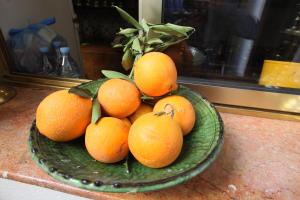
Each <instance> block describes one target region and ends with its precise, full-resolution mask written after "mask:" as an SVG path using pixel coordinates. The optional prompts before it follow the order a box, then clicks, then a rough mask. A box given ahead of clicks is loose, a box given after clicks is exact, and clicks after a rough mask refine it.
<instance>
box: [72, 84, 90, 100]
mask: <svg viewBox="0 0 300 200" xmlns="http://www.w3.org/2000/svg"><path fill="white" fill-rule="evenodd" d="M69 93H73V94H76V95H78V96H81V97H83V98H87V99H91V98H93V96H94V95H93V94H92V93H91V92H90V91H89V90H87V89H83V88H79V87H72V88H70V89H69Z"/></svg>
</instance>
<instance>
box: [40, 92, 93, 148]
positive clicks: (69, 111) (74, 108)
mask: <svg viewBox="0 0 300 200" xmlns="http://www.w3.org/2000/svg"><path fill="white" fill-rule="evenodd" d="M91 110H92V101H91V100H90V99H86V98H82V97H79V96H77V95H75V94H71V93H68V91H67V90H60V91H56V92H54V93H52V94H50V95H49V96H47V97H46V98H45V99H44V100H43V101H41V103H40V104H39V106H38V108H37V111H36V126H37V128H38V130H39V131H40V133H41V134H43V135H44V136H46V137H48V138H49V139H51V140H53V141H57V142H66V141H70V140H73V139H75V138H78V137H79V136H81V135H82V134H84V132H85V128H86V127H87V126H88V124H89V123H90V120H91V112H92V111H91Z"/></svg>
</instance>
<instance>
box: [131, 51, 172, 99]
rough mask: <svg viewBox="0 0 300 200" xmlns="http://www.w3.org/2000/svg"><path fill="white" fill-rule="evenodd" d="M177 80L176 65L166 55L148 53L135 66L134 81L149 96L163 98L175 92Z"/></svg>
mask: <svg viewBox="0 0 300 200" xmlns="http://www.w3.org/2000/svg"><path fill="white" fill-rule="evenodd" d="M176 80H177V71H176V66H175V63H174V62H173V60H172V59H171V58H170V57H169V56H168V55H166V54H164V53H161V52H150V53H146V54H145V55H143V56H142V57H141V58H140V59H138V61H137V62H136V63H135V64H134V81H135V83H136V85H137V86H138V88H139V89H140V90H141V91H142V92H143V93H145V94H146V95H148V96H161V95H164V94H166V93H168V92H170V91H172V90H174V89H175V88H176V87H177V86H176Z"/></svg>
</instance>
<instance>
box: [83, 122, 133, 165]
mask: <svg viewBox="0 0 300 200" xmlns="http://www.w3.org/2000/svg"><path fill="white" fill-rule="evenodd" d="M128 132H129V126H128V125H126V123H124V122H123V121H122V120H120V119H117V118H114V117H103V118H101V119H100V120H99V121H98V123H97V124H93V123H91V124H90V125H89V126H88V127H87V129H86V134H85V146H86V149H87V151H88V153H89V154H90V155H91V156H92V157H93V158H94V159H96V160H98V161H100V162H103V163H115V162H118V161H120V160H123V159H124V158H125V157H126V156H127V154H128V151H129V149H128V142H127V141H128Z"/></svg>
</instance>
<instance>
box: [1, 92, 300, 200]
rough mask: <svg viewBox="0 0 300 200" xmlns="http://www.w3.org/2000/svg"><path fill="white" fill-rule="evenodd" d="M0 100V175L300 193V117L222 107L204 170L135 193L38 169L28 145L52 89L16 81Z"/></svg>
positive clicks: (247, 195)
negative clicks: (217, 144)
mask: <svg viewBox="0 0 300 200" xmlns="http://www.w3.org/2000/svg"><path fill="white" fill-rule="evenodd" d="M16 89H17V92H18V94H17V96H16V97H15V98H14V99H13V100H12V101H10V102H9V103H6V104H4V105H0V149H1V150H0V177H3V178H8V179H13V180H17V181H20V182H25V183H30V184H34V185H39V186H42V187H47V188H51V189H54V190H59V191H63V192H67V193H72V194H76V195H80V196H84V197H89V198H93V199H142V200H148V199H149V200H150V199H151V200H152V199H172V200H173V199H178V200H179V199H180V200H182V199H189V200H193V199H213V200H218V199H220V200H221V199H222V200H224V199H253V200H254V199H255V200H257V199H288V200H290V199H291V200H293V199H300V123H297V122H290V121H280V120H273V119H264V118H257V117H249V116H241V115H234V114H226V113H221V115H222V118H223V120H224V123H225V143H224V147H223V150H222V152H221V154H220V156H219V157H218V159H217V160H216V161H215V162H214V164H213V165H212V166H211V167H209V168H208V169H207V170H206V171H205V172H204V173H203V174H201V175H199V176H197V177H195V178H193V179H192V180H190V181H188V182H187V183H185V184H183V185H179V186H176V187H173V188H170V189H166V190H162V191H157V192H150V193H139V194H111V193H98V192H90V191H85V190H82V189H78V188H75V187H72V186H68V185H65V184H62V183H60V182H57V181H55V180H54V179H53V178H51V177H50V176H48V175H47V174H46V173H44V172H43V171H42V170H41V169H39V168H38V167H37V166H36V165H35V164H34V163H33V162H32V161H31V157H30V153H29V151H28V146H27V139H28V130H29V127H30V125H31V122H32V120H33V118H34V116H35V109H36V108H37V106H38V103H39V102H40V101H41V100H42V99H43V98H44V97H45V96H46V95H47V94H49V93H50V92H51V91H53V90H51V89H46V88H28V87H27V88H25V87H24V88H23V87H17V88H16Z"/></svg>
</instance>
